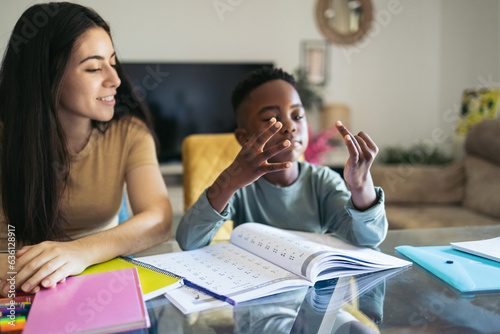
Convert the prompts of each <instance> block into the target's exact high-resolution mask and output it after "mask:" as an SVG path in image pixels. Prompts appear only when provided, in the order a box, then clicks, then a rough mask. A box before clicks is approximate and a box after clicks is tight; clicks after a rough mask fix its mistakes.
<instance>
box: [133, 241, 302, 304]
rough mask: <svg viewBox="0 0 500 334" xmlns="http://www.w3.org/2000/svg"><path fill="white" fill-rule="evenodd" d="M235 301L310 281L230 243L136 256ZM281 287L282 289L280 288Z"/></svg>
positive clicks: (290, 287) (294, 286)
mask: <svg viewBox="0 0 500 334" xmlns="http://www.w3.org/2000/svg"><path fill="white" fill-rule="evenodd" d="M136 260H137V261H141V262H144V263H147V264H150V265H153V266H155V267H158V268H161V269H165V270H168V271H170V272H173V273H175V274H177V275H179V276H182V277H185V278H186V279H188V280H190V281H191V282H193V283H195V284H198V285H200V286H202V287H204V288H206V289H208V290H210V291H212V292H214V293H216V294H219V295H223V296H225V297H229V298H231V299H233V300H235V301H237V302H240V301H245V300H250V299H253V298H258V297H262V296H264V295H268V294H270V293H271V292H272V293H274V292H277V291H285V290H286V289H292V288H296V287H299V286H308V285H312V283H310V282H308V281H307V280H304V279H301V278H300V277H298V276H296V275H294V274H292V273H290V272H289V271H286V270H284V269H282V268H280V267H278V266H276V265H274V264H272V263H270V262H268V261H266V260H264V259H262V258H259V257H258V256H256V255H253V254H251V253H249V252H247V251H245V250H243V249H241V248H239V247H237V246H235V245H233V244H230V243H219V244H213V245H209V246H206V247H203V248H200V249H197V250H191V251H184V252H176V253H167V254H160V255H154V256H147V257H142V258H137V259H136ZM283 289H285V290H283Z"/></svg>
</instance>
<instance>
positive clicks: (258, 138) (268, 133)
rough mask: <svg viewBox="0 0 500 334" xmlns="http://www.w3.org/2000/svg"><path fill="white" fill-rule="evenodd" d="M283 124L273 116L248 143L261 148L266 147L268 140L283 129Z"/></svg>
mask: <svg viewBox="0 0 500 334" xmlns="http://www.w3.org/2000/svg"><path fill="white" fill-rule="evenodd" d="M281 126H282V124H281V123H280V122H277V121H276V118H274V117H273V118H271V119H270V120H269V121H268V122H267V123H266V124H265V125H264V126H262V127H261V128H260V129H259V130H257V132H256V133H254V134H253V136H251V137H250V139H249V140H248V142H247V145H249V146H251V147H255V148H257V149H260V148H262V147H264V145H265V144H266V143H267V141H268V140H269V139H270V138H271V137H272V136H273V135H274V134H275V133H276V132H278V130H279V129H281Z"/></svg>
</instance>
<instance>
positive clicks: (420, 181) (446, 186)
mask: <svg viewBox="0 0 500 334" xmlns="http://www.w3.org/2000/svg"><path fill="white" fill-rule="evenodd" d="M371 174H372V177H373V182H374V183H375V185H376V186H379V187H382V189H383V190H384V193H385V200H386V203H389V204H392V203H421V204H426V203H428V204H459V203H461V202H462V199H463V194H464V170H463V164H462V163H453V164H449V165H444V166H428V165H411V164H399V165H374V166H373V167H372V169H371Z"/></svg>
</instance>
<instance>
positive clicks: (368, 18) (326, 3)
mask: <svg viewBox="0 0 500 334" xmlns="http://www.w3.org/2000/svg"><path fill="white" fill-rule="evenodd" d="M372 19H373V7H372V3H371V0H318V2H317V3H316V24H317V25H318V28H319V30H320V31H321V33H322V34H323V36H325V37H326V39H328V40H329V41H330V42H332V43H335V44H342V45H347V44H354V43H356V42H358V41H359V40H361V39H362V38H363V37H364V36H365V35H366V33H367V32H368V30H369V29H370V25H371V23H372Z"/></svg>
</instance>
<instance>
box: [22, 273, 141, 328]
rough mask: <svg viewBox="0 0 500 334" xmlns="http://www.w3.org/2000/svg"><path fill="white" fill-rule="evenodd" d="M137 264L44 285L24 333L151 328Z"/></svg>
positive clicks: (32, 308) (34, 302)
mask: <svg viewBox="0 0 500 334" xmlns="http://www.w3.org/2000/svg"><path fill="white" fill-rule="evenodd" d="M149 327H150V320H149V315H148V312H147V309H146V304H145V303H144V299H143V296H142V293H141V284H140V281H139V276H138V274H137V269H136V268H128V269H122V270H115V271H110V272H102V273H95V274H91V275H84V276H75V277H68V278H67V279H66V281H65V282H62V283H59V284H57V285H56V286H55V287H54V288H52V289H41V290H40V291H39V292H38V293H37V294H36V298H35V300H34V301H33V305H32V306H31V310H30V312H29V315H28V319H27V321H26V326H25V328H24V331H23V333H24V334H39V333H116V332H121V331H126V330H136V329H142V328H149Z"/></svg>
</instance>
